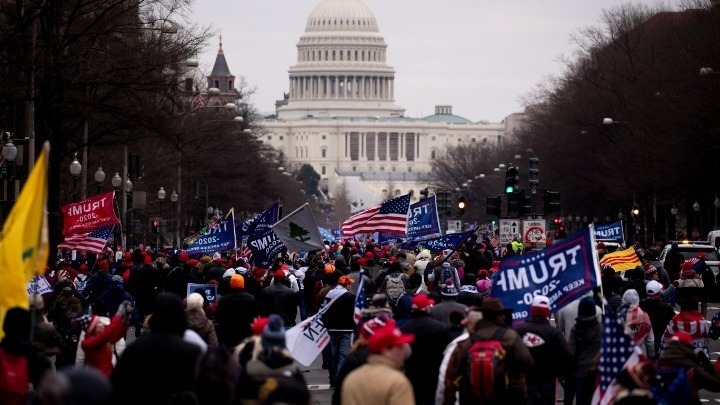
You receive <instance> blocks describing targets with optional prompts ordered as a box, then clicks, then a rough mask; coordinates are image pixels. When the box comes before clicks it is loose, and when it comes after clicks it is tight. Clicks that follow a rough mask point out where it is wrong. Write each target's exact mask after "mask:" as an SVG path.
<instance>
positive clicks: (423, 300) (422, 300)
mask: <svg viewBox="0 0 720 405" xmlns="http://www.w3.org/2000/svg"><path fill="white" fill-rule="evenodd" d="M434 304H435V301H433V300H431V299H430V298H429V297H428V296H427V295H425V294H418V295H416V296H414V297H413V299H412V309H417V310H419V311H422V310H425V309H426V308H428V307H432V306H433V305H434Z"/></svg>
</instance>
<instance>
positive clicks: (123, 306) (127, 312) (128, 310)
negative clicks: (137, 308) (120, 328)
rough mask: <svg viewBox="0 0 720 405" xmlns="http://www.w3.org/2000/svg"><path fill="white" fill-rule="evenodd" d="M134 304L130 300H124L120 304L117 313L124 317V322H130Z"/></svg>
mask: <svg viewBox="0 0 720 405" xmlns="http://www.w3.org/2000/svg"><path fill="white" fill-rule="evenodd" d="M132 311H133V306H132V303H130V301H123V302H121V303H120V305H119V306H118V310H117V313H115V315H117V316H119V317H121V318H122V320H123V322H125V323H130V321H131V318H132Z"/></svg>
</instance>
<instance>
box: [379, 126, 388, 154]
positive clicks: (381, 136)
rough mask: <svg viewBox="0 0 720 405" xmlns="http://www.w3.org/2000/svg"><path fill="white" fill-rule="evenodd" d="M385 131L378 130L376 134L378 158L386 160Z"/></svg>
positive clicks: (386, 137)
mask: <svg viewBox="0 0 720 405" xmlns="http://www.w3.org/2000/svg"><path fill="white" fill-rule="evenodd" d="M387 139H388V136H387V132H380V133H378V136H377V151H378V160H380V161H383V160H387Z"/></svg>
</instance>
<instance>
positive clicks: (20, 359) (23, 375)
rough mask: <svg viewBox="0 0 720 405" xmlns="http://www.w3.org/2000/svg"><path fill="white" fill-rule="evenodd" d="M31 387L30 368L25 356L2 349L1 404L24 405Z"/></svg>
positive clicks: (0, 356)
mask: <svg viewBox="0 0 720 405" xmlns="http://www.w3.org/2000/svg"><path fill="white" fill-rule="evenodd" d="M29 386H30V368H29V367H28V359H27V357H25V356H22V355H21V356H16V355H14V354H10V353H8V352H7V351H5V349H3V348H0V403H9V404H14V403H24V402H25V396H26V395H27V393H28V387H29Z"/></svg>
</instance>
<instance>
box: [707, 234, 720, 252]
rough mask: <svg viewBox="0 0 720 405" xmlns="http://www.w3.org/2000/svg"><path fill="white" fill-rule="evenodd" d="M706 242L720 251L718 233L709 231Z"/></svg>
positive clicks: (719, 236)
mask: <svg viewBox="0 0 720 405" xmlns="http://www.w3.org/2000/svg"><path fill="white" fill-rule="evenodd" d="M707 241H708V242H710V244H711V245H712V246H714V247H715V249H720V231H710V232H709V233H708V237H707Z"/></svg>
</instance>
